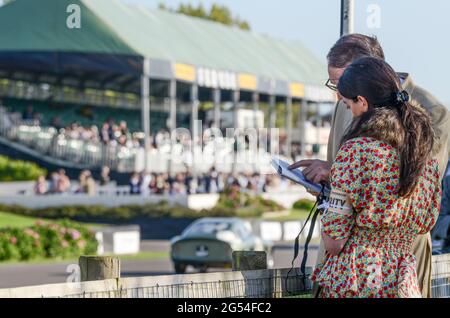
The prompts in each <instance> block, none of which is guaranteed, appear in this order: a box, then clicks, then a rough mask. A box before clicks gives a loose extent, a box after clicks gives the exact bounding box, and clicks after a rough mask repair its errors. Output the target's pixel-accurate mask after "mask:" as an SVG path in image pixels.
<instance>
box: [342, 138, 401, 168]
mask: <svg viewBox="0 0 450 318" xmlns="http://www.w3.org/2000/svg"><path fill="white" fill-rule="evenodd" d="M399 158H400V157H399V154H398V151H397V149H396V148H394V147H392V146H391V145H390V144H388V143H387V142H385V141H382V140H378V139H375V138H371V137H358V138H353V139H350V140H348V141H346V142H345V143H344V144H343V145H342V147H341V148H340V150H339V152H338V154H337V156H336V158H335V162H336V163H339V162H342V163H345V162H361V163H365V164H369V163H379V162H380V161H382V162H384V164H387V165H395V163H396V162H397V161H398V160H399Z"/></svg>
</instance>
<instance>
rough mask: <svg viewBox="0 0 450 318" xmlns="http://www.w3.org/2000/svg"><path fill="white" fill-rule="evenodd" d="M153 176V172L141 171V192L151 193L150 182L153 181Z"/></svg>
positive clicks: (143, 193)
mask: <svg viewBox="0 0 450 318" xmlns="http://www.w3.org/2000/svg"><path fill="white" fill-rule="evenodd" d="M152 179H153V177H152V175H151V173H149V172H144V171H143V172H142V173H141V194H142V195H146V196H147V195H149V194H150V183H151V181H152Z"/></svg>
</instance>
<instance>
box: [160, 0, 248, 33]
mask: <svg viewBox="0 0 450 318" xmlns="http://www.w3.org/2000/svg"><path fill="white" fill-rule="evenodd" d="M158 8H159V9H160V10H165V11H170V12H176V13H180V14H184V15H188V16H192V17H197V18H200V19H205V20H210V21H214V22H218V23H222V24H225V25H228V26H236V27H238V28H239V29H242V30H247V31H248V30H250V24H249V23H248V22H247V21H244V20H241V19H240V18H239V17H238V16H237V17H233V15H232V13H231V11H230V9H228V8H227V7H225V6H221V5H218V4H213V5H212V6H211V8H210V9H209V12H208V11H207V10H205V8H204V7H203V4H202V3H200V4H199V5H198V7H194V6H192V5H191V4H183V3H180V5H179V6H178V8H177V9H176V10H174V9H172V8H169V7H167V6H166V5H165V4H164V3H162V2H161V3H159V5H158Z"/></svg>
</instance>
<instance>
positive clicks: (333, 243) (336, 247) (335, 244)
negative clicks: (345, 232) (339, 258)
mask: <svg viewBox="0 0 450 318" xmlns="http://www.w3.org/2000/svg"><path fill="white" fill-rule="evenodd" d="M322 240H323V244H324V246H325V249H326V250H327V252H328V253H330V254H331V255H339V253H340V252H341V250H342V249H343V248H344V245H345V243H347V241H348V237H346V238H344V239H342V240H335V239H333V238H331V237H330V236H329V235H327V234H326V233H324V232H322Z"/></svg>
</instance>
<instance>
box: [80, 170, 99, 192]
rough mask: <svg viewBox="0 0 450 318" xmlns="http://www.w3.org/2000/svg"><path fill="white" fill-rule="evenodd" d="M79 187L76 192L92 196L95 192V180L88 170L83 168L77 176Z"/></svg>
mask: <svg viewBox="0 0 450 318" xmlns="http://www.w3.org/2000/svg"><path fill="white" fill-rule="evenodd" d="M79 182H80V187H79V189H78V191H77V193H85V194H87V195H90V196H93V195H95V194H96V192H95V180H94V178H93V177H92V174H91V172H90V171H89V170H83V171H81V173H80V176H79Z"/></svg>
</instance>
